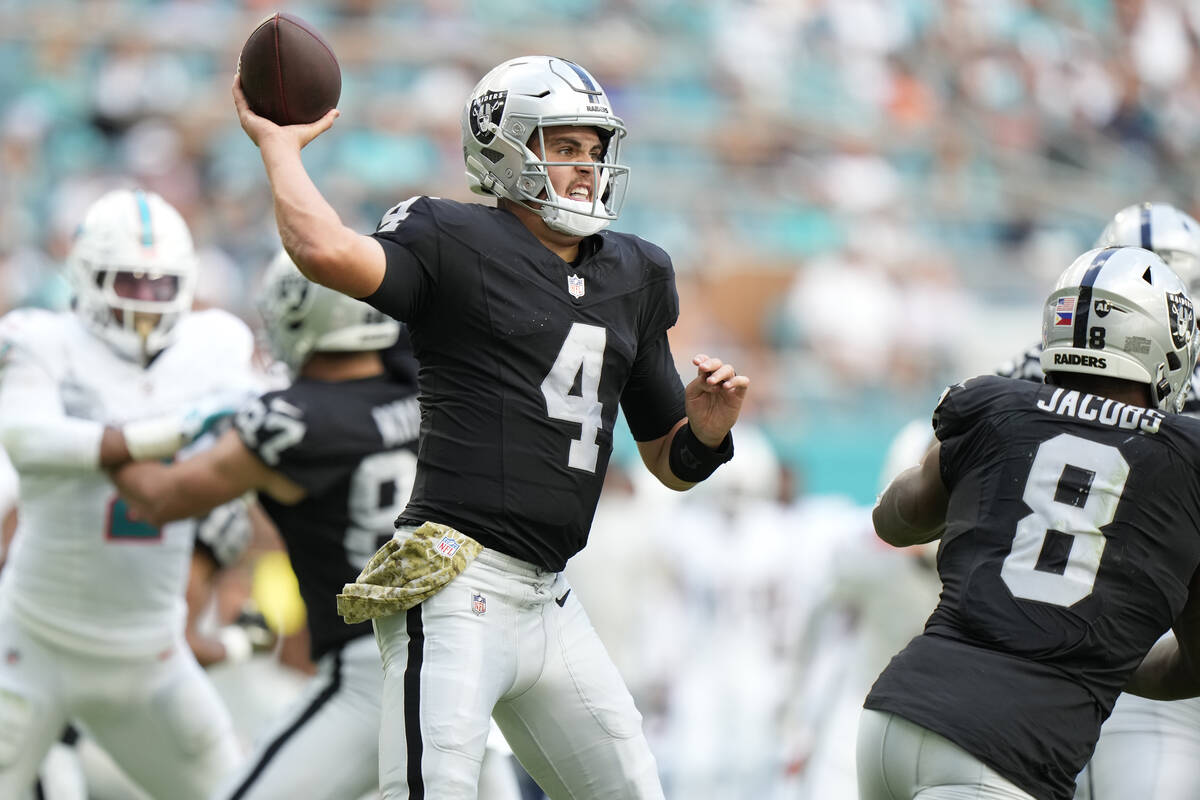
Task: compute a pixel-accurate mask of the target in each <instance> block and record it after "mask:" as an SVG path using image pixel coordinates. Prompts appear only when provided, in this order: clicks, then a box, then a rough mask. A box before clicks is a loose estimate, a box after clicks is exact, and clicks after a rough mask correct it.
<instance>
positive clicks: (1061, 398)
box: [858, 247, 1200, 800]
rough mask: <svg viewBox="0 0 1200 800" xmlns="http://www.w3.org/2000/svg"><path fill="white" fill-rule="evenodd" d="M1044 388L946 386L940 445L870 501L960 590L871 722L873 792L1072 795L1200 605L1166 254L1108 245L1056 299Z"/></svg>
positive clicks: (895, 671)
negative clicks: (1155, 655)
mask: <svg viewBox="0 0 1200 800" xmlns="http://www.w3.org/2000/svg"><path fill="white" fill-rule="evenodd" d="M1042 338H1043V344H1044V347H1043V350H1042V356H1041V358H1042V364H1043V367H1044V369H1045V372H1046V383H1045V384H1036V383H1032V382H1027V381H1013V380H1009V379H1007V378H1002V377H996V376H984V377H979V378H973V379H971V380H969V381H967V382H966V383H964V384H958V385H956V386H952V387H950V388H949V389H948V390H947V391H946V392H945V393H944V394H943V396H942V399H941V401H940V402H939V404H938V407H937V410H936V412H935V414H934V429H935V433H936V435H937V441H936V442H935V444H934V445H933V446H932V447H931V448H930V449H929V451H928V452H927V453H926V455H925V457H924V460H923V461H922V463H921V465H919V466H917V467H913V468H911V469H909V470H907V471H905V472H904V473H901V474H900V475H899V476H898V477H897V478H896V479H895V480H894V481H893V482H892V483H891V484H890V485H889V486H888V488H887V489H886V490H885V491H884V493H883V494H882V495H881V497H880V500H879V503H878V505H877V506H876V508H875V511H874V521H875V528H876V532H877V533H878V534H879V536H880V537H881V538H882V539H884V540H885V541H887V542H889V543H891V544H894V545H901V546H902V545H911V544H916V543H919V542H928V541H933V540H935V539H939V538H940V539H941V543H940V546H939V550H938V573H939V575H940V577H941V579H942V594H941V598H940V600H939V602H938V606H937V608H936V609H935V610H934V612H933V614H932V616H930V618H929V620H928V621H927V622H926V625H925V630H924V633H922V634H921V635H920V636H917V637H916V638H915V639H913V640H912V641H911V642H910V643H909V644H908V646H907V647H906V648H905V649H904V650H902V651H901V652H900V653H899V654H898V655H897V656H896V657H895V658H893V659H892V662H891V663H890V664H889V665H888V667H887V668H886V669H885V670H884V671H883V673H882V674H881V675H880V676H879V678H878V680H877V681H876V683H875V685H874V686H873V687H872V689H871V692H870V694H869V695H868V696H867V699H866V702H865V703H864V705H865V709H864V711H863V716H862V719H861V722H860V726H859V740H858V772H859V793H860V797H861V798H863V800H896V799H897V798H913V797H916V796H918V794H919V796H920V797H921V798H922V799H923V800H935V798H952V797H963V796H966V793H968V792H969V793H970V796H971V797H977V798H1038V800H1070V798H1071V797H1072V795H1073V793H1074V790H1075V777H1076V775H1077V774H1078V773H1079V771H1080V769H1081V768H1082V767H1083V765H1084V764H1085V763H1086V762H1087V760H1088V758H1089V757H1090V756H1091V754H1092V749H1093V747H1094V746H1095V744H1096V740H1097V737H1098V736H1099V734H1100V726H1101V723H1102V722H1103V721H1104V719H1105V717H1107V716H1108V714H1109V713H1110V711H1111V710H1112V707H1113V703H1114V702H1115V700H1116V698H1117V696H1118V695H1119V694H1120V692H1121V690H1122V688H1123V687H1125V685H1126V682H1127V681H1128V680H1129V678H1130V676H1131V674H1133V672H1134V669H1135V668H1136V667H1137V666H1138V664H1139V662H1140V661H1141V660H1142V658H1143V656H1145V655H1146V653H1147V652H1148V651H1149V650H1150V648H1151V647H1152V646H1153V645H1154V643H1155V641H1156V640H1157V639H1158V638H1159V637H1160V636H1161V635H1162V634H1163V633H1164V632H1165V631H1167V630H1168V629H1170V628H1171V625H1172V623H1173V622H1174V621H1175V620H1176V619H1177V618H1178V617H1179V615H1180V612H1181V611H1183V610H1184V609H1185V604H1188V607H1190V606H1191V605H1194V604H1196V603H1200V585H1198V584H1196V583H1195V581H1194V579H1195V577H1196V572H1197V566H1198V565H1200V471H1198V467H1200V422H1197V421H1196V420H1195V419H1192V418H1190V417H1187V416H1184V415H1181V414H1176V413H1173V412H1177V411H1178V410H1179V409H1180V407H1181V406H1182V403H1183V398H1184V396H1185V395H1186V393H1187V388H1188V384H1189V382H1190V379H1191V374H1192V369H1193V367H1194V365H1195V361H1196V348H1197V334H1196V323H1195V316H1194V313H1193V310H1192V304H1191V301H1190V300H1189V299H1188V296H1187V291H1186V287H1185V286H1184V284H1183V282H1182V281H1181V280H1180V279H1179V277H1178V276H1177V275H1176V274H1175V273H1174V272H1172V271H1171V270H1170V269H1169V268H1168V267H1167V265H1166V263H1165V262H1164V261H1163V260H1162V259H1161V258H1160V257H1158V256H1157V255H1155V254H1154V253H1151V252H1150V251H1147V250H1143V249H1141V248H1134V247H1113V248H1101V249H1096V250H1091V251H1088V252H1087V253H1085V254H1084V255H1082V256H1081V257H1080V258H1079V259H1077V260H1076V261H1075V262H1074V263H1073V264H1072V265H1071V266H1070V267H1069V268H1068V269H1067V271H1066V272H1064V273H1063V275H1062V276H1061V277H1060V278H1059V281H1058V284H1057V285H1056V286H1055V288H1054V291H1053V292H1052V293H1051V294H1050V296H1049V298H1048V299H1047V301H1046V305H1045V306H1044V308H1043V324H1042Z"/></svg>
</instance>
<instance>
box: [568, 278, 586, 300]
mask: <svg viewBox="0 0 1200 800" xmlns="http://www.w3.org/2000/svg"><path fill="white" fill-rule="evenodd" d="M567 291H568V292H570V293H571V297H574V298H576V299H579V298H580V297H583V278H581V277H579V276H578V275H568V276H567Z"/></svg>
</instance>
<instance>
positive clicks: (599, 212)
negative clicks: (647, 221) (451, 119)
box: [462, 56, 629, 236]
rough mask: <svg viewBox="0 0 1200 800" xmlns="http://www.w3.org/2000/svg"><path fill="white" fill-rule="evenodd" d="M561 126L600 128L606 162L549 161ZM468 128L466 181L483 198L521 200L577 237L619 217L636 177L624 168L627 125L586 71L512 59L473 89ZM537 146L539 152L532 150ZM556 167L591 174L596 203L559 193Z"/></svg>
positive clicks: (539, 59) (558, 62) (538, 59)
mask: <svg viewBox="0 0 1200 800" xmlns="http://www.w3.org/2000/svg"><path fill="white" fill-rule="evenodd" d="M557 126H580V127H591V128H594V129H595V130H596V132H597V133H598V134H599V136H600V140H601V145H602V152H601V155H600V158H599V160H597V161H591V160H587V161H551V160H548V159H547V158H546V152H547V151H546V146H545V145H546V138H547V132H546V129H547V128H554V127H557ZM462 127H463V152H464V157H465V160H466V165H467V179H468V182H469V184H470V187H471V189H472V190H473V191H475V192H476V193H479V194H490V195H494V196H497V197H502V198H506V199H508V200H512V201H513V202H516V203H519V204H520V205H521V206H523V207H524V208H527V209H529V210H530V211H533V212H534V213H535V214H537V215H538V216H540V217H541V218H542V219H543V220H544V221H545V222H546V224H547V225H548V226H549V227H550V228H552V229H553V230H556V231H559V232H561V233H566V234H569V235H572V236H588V235H590V234H593V233H596V232H598V231H600V230H603V229H604V228H605V227H607V226H608V225H609V224H610V223H612V222H613V221H615V220H616V219H617V217H618V216H619V214H620V211H621V207H622V205H623V204H624V200H625V190H626V184H627V179H628V175H629V168H628V167H627V166H624V165H623V164H621V163H620V152H621V141H622V140H623V139H624V137H625V125H624V123H622V122H621V120H620V119H619V118H617V117H615V116H613V115H612V114H611V113H610V107H609V103H608V98H607V96H606V95H605V94H604V90H603V89H601V88H600V86H599V85H598V84H597V83H596V82H595V80H594V79H593V78H592V77H591V76H590V75H589V74H588V73H587V72H586V71H585V70H583V68H582V67H579V66H578V65H575V64H572V63H571V62H568V61H565V60H563V59H558V58H551V57H547V56H529V57H525V58H520V59H513V60H511V61H508V62H505V63H504V64H501V65H500V66H499V67H496V68H495V69H493V70H492V71H491V72H489V73H488V74H487V75H486V76H484V78H483V80H481V81H480V82H479V85H477V86H476V88H475V91H473V92H472V94H471V99H470V101H469V102H468V104H467V106H466V108H465V109H464V114H463V124H462ZM534 142H536V143H537V152H535V150H534V149H532V148H531V147H530V146H529V145H530V144H531V143H534ZM539 152H540V153H541V155H540V156H539V155H538V153H539ZM551 167H568V168H580V167H584V168H588V169H591V170H592V181H591V185H592V191H591V193H590V197H589V199H588V200H587V201H581V200H574V199H572V198H569V197H561V196H559V195H558V193H557V192H556V191H555V190H554V187H553V185H552V183H551V181H550V174H549V172H548V170H549V169H550V168H551Z"/></svg>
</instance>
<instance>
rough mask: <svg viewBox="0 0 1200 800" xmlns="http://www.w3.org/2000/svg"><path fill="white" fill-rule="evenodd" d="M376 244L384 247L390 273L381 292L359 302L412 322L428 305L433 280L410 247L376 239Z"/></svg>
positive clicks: (383, 282) (382, 283) (384, 279)
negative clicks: (418, 310) (418, 311)
mask: <svg viewBox="0 0 1200 800" xmlns="http://www.w3.org/2000/svg"><path fill="white" fill-rule="evenodd" d="M375 240H376V241H378V242H379V243H380V244H381V245H383V253H384V256H386V258H387V269H386V270H385V271H384V273H383V281H381V282H380V284H379V288H378V289H376V290H375V291H374V292H372V293H371V294H369V295H367V296H366V297H362V298H359V299H361V300H362V301H363V302H364V303H366V304H367V305H369V306H372V307H373V308H376V309H378V310H380V311H382V312H383V313H385V314H387V315H388V316H389V317H393V318H395V319H398V320H400V321H401V322H409V321H411V320H412V319H413V317H414V316H415V315H416V314H417V309H420V308H421V307H422V306H423V305H424V304H425V300H426V299H427V296H428V295H429V292H430V286H431V285H432V284H433V276H432V275H431V274H430V271H429V269H428V268H427V267H426V265H425V264H424V263H423V262H422V261H421V259H420V258H418V257H417V255H416V254H415V253H413V251H412V250H410V249H409V248H408V247H406V246H404V245H402V244H399V243H397V242H395V241H392V240H391V239H389V238H387V237H386V236H381V235H376V236H375Z"/></svg>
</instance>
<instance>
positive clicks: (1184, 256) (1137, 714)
mask: <svg viewBox="0 0 1200 800" xmlns="http://www.w3.org/2000/svg"><path fill="white" fill-rule="evenodd" d="M1110 245H1118V246H1131V247H1144V248H1146V249H1147V250H1153V251H1154V252H1155V253H1157V254H1158V255H1160V256H1162V259H1163V261H1166V262H1167V266H1169V267H1170V268H1171V269H1172V271H1174V273H1175V274H1176V275H1178V276H1179V277H1180V279H1181V280H1182V281H1183V282H1184V284H1186V285H1187V287H1188V294H1189V296H1191V297H1196V292H1197V290H1198V289H1200V223H1198V222H1197V221H1196V220H1195V219H1193V218H1192V217H1191V216H1190V215H1189V214H1187V213H1186V212H1184V211H1181V210H1180V209H1178V208H1176V207H1175V206H1173V205H1171V204H1170V203H1162V202H1145V203H1136V204H1134V205H1130V206H1126V207H1125V208H1122V209H1121V210H1120V211H1118V212H1117V213H1116V214H1114V215H1113V217H1112V219H1111V220H1109V222H1108V224H1107V225H1106V226H1105V227H1104V230H1103V231H1102V232H1101V233H1100V236H1099V238H1098V239H1097V240H1096V244H1095V246H1096V247H1107V246H1110ZM1041 353H1042V345H1041V343H1040V342H1039V343H1038V344H1036V345H1035V346H1033V347H1031V348H1029V349H1028V350H1027V351H1025V352H1024V353H1023V354H1022V355H1020V356H1018V357H1017V358H1015V359H1013V360H1012V361H1010V362H1008V363H1007V364H1005V365H1004V366H1002V367H1001V368H1000V369H998V370H997V371H996V373H997V374H998V375H1004V376H1006V377H1011V378H1020V379H1022V380H1030V381H1036V382H1037V383H1041V382H1042V380H1043V372H1042V363H1041ZM1197 369H1198V370H1200V365H1198V366H1197ZM1197 389H1200V379H1198V378H1197V375H1196V373H1195V372H1193V373H1192V383H1191V387H1190V389H1189V390H1188V393H1187V396H1186V398H1185V399H1184V404H1183V413H1185V414H1191V415H1193V416H1200V395H1198V394H1197ZM1075 797H1076V798H1077V800H1124V799H1125V798H1127V797H1200V698H1196V699H1193V700H1189V701H1182V702H1175V703H1160V702H1155V701H1150V700H1146V699H1144V698H1141V697H1137V696H1134V695H1130V694H1123V695H1122V696H1121V697H1120V698H1118V699H1117V703H1116V705H1115V706H1114V707H1113V712H1112V714H1111V715H1110V716H1109V718H1108V719H1107V720H1106V721H1105V723H1104V727H1103V728H1102V729H1101V731H1100V739H1099V741H1098V742H1096V751H1095V753H1093V755H1092V759H1091V761H1089V762H1088V765H1087V767H1086V768H1085V769H1084V770H1083V772H1081V773H1080V775H1079V779H1078V789H1077V790H1076V793H1075Z"/></svg>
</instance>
